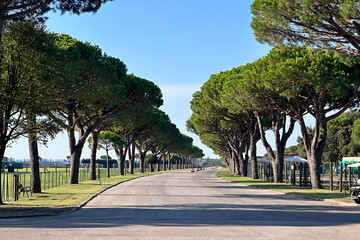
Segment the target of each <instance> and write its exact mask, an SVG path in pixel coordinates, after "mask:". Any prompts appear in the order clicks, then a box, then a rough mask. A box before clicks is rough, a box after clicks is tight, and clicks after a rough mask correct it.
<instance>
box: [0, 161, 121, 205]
mask: <svg viewBox="0 0 360 240" xmlns="http://www.w3.org/2000/svg"><path fill="white" fill-rule="evenodd" d="M98 173H100V179H102V178H106V177H107V169H106V168H100V169H99V170H98V171H97V173H96V174H97V175H98ZM15 174H17V175H19V183H21V185H23V186H30V172H27V169H26V171H25V172H21V171H20V172H11V173H9V172H5V173H2V174H1V177H2V179H1V184H2V185H1V197H2V199H3V201H11V200H13V199H14V197H15V196H14V192H15V190H14V188H15V186H14V185H15V184H14V175H15ZM69 174H70V171H69V169H67V168H66V169H63V168H49V170H48V171H46V172H41V173H40V181H41V189H42V191H46V190H48V189H50V188H55V187H59V186H62V185H64V184H68V183H69ZM115 175H118V168H111V169H110V176H115ZM89 177H90V171H89V168H80V169H79V182H83V181H86V180H88V179H89Z"/></svg>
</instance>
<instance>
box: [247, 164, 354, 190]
mask: <svg viewBox="0 0 360 240" xmlns="http://www.w3.org/2000/svg"><path fill="white" fill-rule="evenodd" d="M330 171H332V173H333V174H332V175H333V189H334V190H339V189H340V177H341V174H340V172H341V169H340V164H339V163H333V164H332V169H331V168H330V163H322V164H321V175H320V180H321V186H322V188H324V189H329V188H330ZM350 171H351V172H350ZM258 176H259V178H260V179H262V180H264V181H268V182H273V181H274V179H273V174H272V168H271V165H270V164H266V163H260V162H258ZM248 177H250V178H252V169H251V163H250V164H248ZM358 178H360V172H357V169H351V170H349V169H347V168H345V169H343V173H342V183H343V186H342V189H344V190H347V189H349V187H350V186H352V185H354V184H355V182H356V180H357V179H358ZM292 179H293V180H294V182H293V184H294V185H300V186H302V187H310V172H309V167H308V166H305V164H299V163H296V164H289V163H287V164H285V165H284V171H283V182H285V183H291V180H292Z"/></svg>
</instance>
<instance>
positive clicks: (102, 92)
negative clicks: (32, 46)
mask: <svg viewBox="0 0 360 240" xmlns="http://www.w3.org/2000/svg"><path fill="white" fill-rule="evenodd" d="M56 37H57V42H56V44H57V46H58V48H59V59H60V60H62V61H61V63H59V67H60V70H59V71H60V72H59V78H58V79H57V88H58V91H59V93H60V94H59V95H58V98H56V99H55V101H56V103H57V105H58V109H57V111H54V113H53V114H52V118H53V119H54V120H55V121H56V122H57V123H58V124H59V125H60V126H61V127H63V128H64V129H66V131H67V133H68V138H69V148H70V156H71V166H70V177H69V183H70V184H76V183H78V173H79V164H80V157H81V153H82V148H83V146H84V144H85V142H86V139H87V137H88V136H89V135H90V134H91V133H92V132H93V131H95V130H98V129H101V128H100V127H101V124H103V123H104V122H105V121H106V120H107V119H108V118H109V117H110V116H112V115H113V114H115V113H116V112H117V111H119V110H120V109H121V108H122V107H123V106H125V105H126V104H129V103H130V102H131V97H132V96H131V95H130V96H127V95H126V94H127V92H126V87H125V84H126V71H127V69H126V66H125V64H124V63H123V62H122V61H120V60H119V59H116V58H112V57H109V56H107V55H104V54H102V52H101V49H99V48H98V47H97V46H92V45H90V44H89V43H83V42H80V41H77V40H76V39H74V38H71V37H70V36H68V35H57V36H56ZM75 131H77V132H78V138H77V139H76V135H75Z"/></svg>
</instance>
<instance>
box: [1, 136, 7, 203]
mask: <svg viewBox="0 0 360 240" xmlns="http://www.w3.org/2000/svg"><path fill="white" fill-rule="evenodd" d="M6 144H7V143H6V142H5V140H4V139H1V142H0V165H1V166H2V162H3V159H4V155H5V149H6ZM1 175H2V174H1V171H0V193H1V191H2V189H1V188H2V182H1V181H2V176H1ZM3 204H4V202H3V200H2V195H1V194H0V205H3Z"/></svg>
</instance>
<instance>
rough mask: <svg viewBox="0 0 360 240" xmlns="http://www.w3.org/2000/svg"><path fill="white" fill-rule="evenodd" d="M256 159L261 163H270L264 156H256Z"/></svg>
mask: <svg viewBox="0 0 360 240" xmlns="http://www.w3.org/2000/svg"><path fill="white" fill-rule="evenodd" d="M257 161H258V162H261V163H271V162H270V160H268V159H266V158H257Z"/></svg>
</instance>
